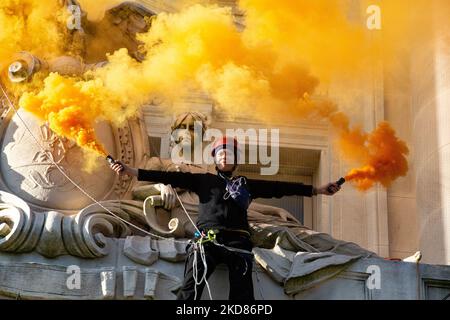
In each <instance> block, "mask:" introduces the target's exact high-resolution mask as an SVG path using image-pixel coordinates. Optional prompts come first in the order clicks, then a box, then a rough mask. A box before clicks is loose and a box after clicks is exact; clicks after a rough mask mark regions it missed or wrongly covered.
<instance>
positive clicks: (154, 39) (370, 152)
mask: <svg viewBox="0 0 450 320" xmlns="http://www.w3.org/2000/svg"><path fill="white" fill-rule="evenodd" d="M436 1H438V0H436ZM114 3H115V1H102V2H100V3H99V2H90V1H89V4H88V1H82V4H84V5H85V7H84V8H85V9H86V8H88V9H89V11H91V12H92V14H93V15H94V16H95V15H96V16H101V15H102V14H103V12H104V10H105V8H107V7H108V6H110V5H111V4H114ZM346 3H347V4H348V3H354V2H344V1H330V0H315V1H310V0H298V1H291V0H280V1H276V2H273V1H269V0H241V1H240V3H239V4H240V8H241V10H243V11H244V12H245V15H246V17H245V28H244V29H243V30H242V31H240V30H238V29H237V27H236V24H235V21H234V20H233V16H232V14H231V9H230V8H223V7H218V6H204V5H194V6H190V7H188V8H186V9H184V10H182V11H181V12H179V13H174V14H167V13H162V14H159V15H158V17H157V18H156V19H154V20H153V21H152V26H151V28H150V30H149V31H148V32H147V33H145V34H141V35H139V37H138V38H139V40H141V41H142V42H143V44H144V45H143V46H144V48H145V50H146V51H147V57H146V59H145V60H144V61H143V62H141V63H138V62H137V61H135V60H134V59H133V58H131V57H130V56H129V55H128V52H127V51H126V49H121V50H118V51H117V52H115V53H113V54H112V55H110V56H109V57H108V60H109V64H108V65H107V66H106V67H104V68H101V69H98V70H96V71H94V72H91V73H89V74H87V75H86V78H87V79H89V80H80V79H65V78H63V77H61V76H58V75H50V77H49V79H47V80H46V82H45V88H44V89H43V90H42V91H40V92H38V93H37V92H29V93H28V94H26V95H24V96H23V97H22V99H21V101H20V105H21V106H22V107H24V108H26V109H27V110H30V111H32V112H33V113H34V114H36V115H38V116H39V117H41V118H42V119H46V120H49V121H50V122H52V123H53V124H52V125H53V127H52V129H54V130H55V132H57V133H58V134H60V135H64V136H67V137H70V138H72V139H74V140H76V141H77V142H78V143H79V144H80V145H83V146H87V147H88V148H90V149H93V150H97V151H98V152H100V153H103V152H104V150H102V147H101V145H100V143H99V142H98V141H97V140H96V138H95V132H94V131H93V123H94V121H96V120H98V119H106V120H109V121H111V122H113V123H114V124H116V125H120V124H122V123H123V122H124V121H125V120H126V119H127V118H129V117H131V116H133V115H135V114H136V112H137V110H138V109H139V108H140V106H141V105H142V103H144V102H146V101H147V100H148V99H149V97H150V96H153V95H155V94H157V95H160V96H162V97H164V98H165V99H167V100H171V99H176V98H178V97H181V96H183V95H184V94H185V93H187V92H189V91H191V90H194V89H196V90H201V91H204V92H207V93H208V94H209V95H210V96H211V97H212V98H213V99H214V100H215V101H216V102H217V106H218V108H221V109H222V110H223V111H225V112H227V113H228V114H229V115H231V116H235V115H239V114H241V113H248V114H252V115H253V116H254V117H256V118H259V119H262V120H266V121H270V119H271V118H273V117H274V116H279V115H280V114H281V115H285V116H286V118H290V119H304V118H308V117H309V118H317V119H325V120H327V121H329V122H330V123H331V125H332V126H333V127H334V128H335V129H336V132H337V133H338V140H339V145H340V146H341V149H342V150H343V151H345V153H343V155H344V156H348V158H349V159H351V160H356V161H357V162H359V163H360V164H361V169H360V170H359V171H358V170H357V171H352V173H351V174H350V175H349V176H348V178H349V179H353V180H354V181H355V182H356V183H357V185H358V187H360V188H361V189H367V188H368V187H370V186H371V185H372V184H373V183H374V182H381V183H382V184H383V185H385V186H387V185H389V183H390V181H392V180H394V179H396V178H397V177H398V176H401V175H404V174H405V173H406V171H407V162H406V155H407V153H408V150H407V147H406V145H404V143H403V142H401V141H400V140H399V139H398V138H397V137H396V135H395V132H394V131H393V130H392V128H390V127H389V126H388V124H385V123H382V124H380V126H379V127H378V128H377V129H376V130H375V131H374V132H372V133H366V132H364V131H362V130H361V129H359V128H358V127H351V125H350V121H349V119H348V117H347V116H346V115H345V114H343V113H342V112H340V111H339V109H338V107H337V106H336V105H335V104H333V103H331V102H329V101H324V102H317V101H314V99H311V98H309V97H312V96H313V95H314V93H315V92H316V90H317V88H318V86H319V83H320V81H322V82H323V81H328V80H329V79H331V78H332V77H333V76H335V75H337V74H342V73H346V74H348V73H350V74H351V73H355V74H357V73H361V72H367V69H365V63H367V61H373V60H374V59H379V58H381V57H383V56H387V55H389V54H390V53H391V52H393V50H391V49H392V48H395V45H396V40H399V39H400V38H401V39H402V43H405V42H407V40H408V39H411V38H412V35H413V32H412V31H411V30H413V28H412V25H411V23H412V22H411V16H414V14H417V13H419V12H420V11H421V10H423V7H422V5H423V2H421V0H419V1H418V2H417V3H420V5H414V4H413V3H407V4H406V3H405V2H404V1H403V0H397V2H396V1H389V2H387V1H381V2H380V4H381V5H382V10H383V11H382V12H383V13H386V17H387V21H388V22H389V24H390V28H386V26H385V24H387V23H388V22H386V21H385V22H384V24H383V28H385V29H383V30H382V33H383V37H384V38H383V39H386V41H385V42H380V41H381V40H380V39H382V38H381V37H378V36H374V34H375V35H376V34H377V33H376V32H377V31H373V32H374V33H370V32H369V31H368V30H367V29H366V25H365V19H358V18H353V20H352V19H349V16H348V13H349V12H350V11H349V10H350V9H349V7H348V6H347V5H345V4H346ZM439 3H441V5H442V6H445V7H446V8H447V7H448V5H447V4H446V3H445V2H439ZM88 5H89V7H87V6H88ZM361 10H362V11H361V12H362V14H365V10H364V8H361ZM411 10H412V12H413V13H414V14H412V13H411ZM405 12H406V13H405ZM395 16H397V17H398V19H399V20H398V21H399V22H400V26H399V29H396V28H393V27H392V25H393V24H394V22H393V19H394V18H393V17H395ZM399 30H400V31H401V32H399ZM405 39H406V40H405ZM319 80H320V81H319ZM167 111H168V112H170V111H171V110H167ZM74 119H78V120H79V121H76V120H74ZM67 126H70V127H69V128H68V127H67ZM79 131H81V132H82V134H80V133H79ZM380 141H381V142H380ZM386 144H388V145H386ZM395 146H397V147H395ZM398 146H400V147H398ZM380 152H381V154H382V155H381V156H380ZM389 161H391V162H389ZM389 163H391V165H389ZM374 171H376V172H374ZM355 172H357V173H359V175H356V174H355ZM361 172H370V174H366V175H365V176H364V177H362V175H361ZM358 177H362V178H358ZM365 179H366V180H365ZM367 179H369V180H370V181H368V180H367Z"/></svg>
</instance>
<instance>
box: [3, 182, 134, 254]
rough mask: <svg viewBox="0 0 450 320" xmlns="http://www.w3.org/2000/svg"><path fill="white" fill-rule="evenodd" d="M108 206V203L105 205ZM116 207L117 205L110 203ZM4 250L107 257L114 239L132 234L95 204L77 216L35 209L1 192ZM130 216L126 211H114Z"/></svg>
mask: <svg viewBox="0 0 450 320" xmlns="http://www.w3.org/2000/svg"><path fill="white" fill-rule="evenodd" d="M105 205H107V204H105ZM110 207H111V209H112V210H114V206H110ZM0 208H1V211H0V237H1V238H0V251H3V252H14V253H24V252H31V251H34V250H36V251H37V252H39V253H40V254H41V255H43V256H45V257H50V258H53V257H57V256H60V255H64V254H70V255H73V256H78V257H83V258H96V257H103V256H106V255H107V254H108V253H109V251H110V239H108V238H107V237H117V238H123V237H125V236H127V235H129V234H130V233H131V231H130V229H129V227H128V226H127V225H126V224H125V223H124V222H122V221H120V220H119V219H117V218H115V217H114V216H111V215H110V214H107V213H105V212H104V209H102V208H101V207H99V206H98V205H91V206H88V207H86V208H85V209H83V210H81V211H80V212H79V213H78V214H76V215H74V216H65V215H64V214H62V213H60V212H56V211H47V212H34V211H32V210H31V208H30V206H28V205H27V203H26V202H25V201H23V200H22V199H20V198H18V197H16V196H14V195H12V194H10V193H7V192H4V191H0ZM114 211H116V212H117V215H118V216H121V218H125V219H130V217H129V215H128V214H127V213H126V212H125V211H120V210H114Z"/></svg>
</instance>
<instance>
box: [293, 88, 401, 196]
mask: <svg viewBox="0 0 450 320" xmlns="http://www.w3.org/2000/svg"><path fill="white" fill-rule="evenodd" d="M296 109H297V112H300V114H301V116H302V117H307V118H318V119H324V118H325V119H327V120H328V121H329V122H330V123H331V124H332V126H333V127H334V129H335V131H336V132H337V136H338V139H337V144H338V150H339V151H340V152H341V154H342V155H343V157H344V158H345V159H347V160H349V161H352V162H354V163H357V164H358V165H359V166H360V167H359V168H355V169H352V170H350V172H349V173H348V174H347V175H346V177H345V179H346V180H347V181H352V182H353V183H354V184H355V185H356V187H357V188H358V189H359V190H362V191H364V190H367V189H369V188H371V187H372V186H373V185H374V184H375V183H377V182H379V183H381V184H382V185H383V186H385V187H388V186H389V185H390V184H391V183H392V182H393V181H394V180H395V179H397V178H398V177H401V176H405V175H406V173H407V172H408V161H407V159H406V157H407V155H408V154H409V150H408V147H407V146H406V143H405V142H404V141H402V140H400V139H399V138H398V137H397V136H396V134H395V130H394V129H393V128H392V127H391V126H390V125H389V123H387V122H381V123H380V124H379V125H378V127H377V128H376V129H375V130H374V131H373V132H370V133H366V132H364V131H363V130H362V129H361V128H359V127H353V128H351V127H350V124H349V119H348V117H347V116H346V115H345V114H344V113H342V112H340V111H339V110H338V107H337V106H336V105H335V104H334V103H332V102H330V101H327V100H325V101H312V99H311V98H309V96H307V95H305V97H304V98H303V99H301V101H300V102H299V104H298V106H297V108H296Z"/></svg>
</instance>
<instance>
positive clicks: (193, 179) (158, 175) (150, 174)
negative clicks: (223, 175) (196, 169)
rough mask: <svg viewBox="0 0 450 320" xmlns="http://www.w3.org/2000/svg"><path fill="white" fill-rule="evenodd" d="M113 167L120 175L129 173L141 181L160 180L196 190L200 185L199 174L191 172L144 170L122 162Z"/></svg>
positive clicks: (173, 185) (178, 186)
mask: <svg viewBox="0 0 450 320" xmlns="http://www.w3.org/2000/svg"><path fill="white" fill-rule="evenodd" d="M111 169H112V170H113V171H115V172H116V173H117V174H119V175H123V174H127V175H130V176H134V177H137V178H138V180H139V181H150V182H160V183H164V184H170V185H171V186H172V187H175V188H183V189H189V190H192V191H196V189H197V186H198V181H197V180H198V179H197V177H198V174H194V173H190V172H170V171H169V172H166V171H159V170H143V169H137V168H132V167H129V166H127V165H125V164H123V163H121V162H116V163H114V164H112V165H111Z"/></svg>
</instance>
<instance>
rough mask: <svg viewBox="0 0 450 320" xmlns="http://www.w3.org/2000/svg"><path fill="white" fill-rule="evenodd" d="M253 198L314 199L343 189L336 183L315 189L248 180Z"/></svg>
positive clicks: (284, 183)
mask: <svg viewBox="0 0 450 320" xmlns="http://www.w3.org/2000/svg"><path fill="white" fill-rule="evenodd" d="M247 183H248V186H249V191H250V193H251V195H252V198H254V199H256V198H281V197H284V196H294V195H296V196H305V197H312V196H315V195H318V194H323V195H330V196H331V195H333V194H335V193H336V192H338V191H339V190H340V189H341V187H340V186H339V185H338V184H337V183H336V182H330V183H328V184H326V185H323V186H321V187H318V188H316V187H313V186H312V185H307V184H303V183H293V182H280V181H265V180H252V179H248V180H247Z"/></svg>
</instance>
